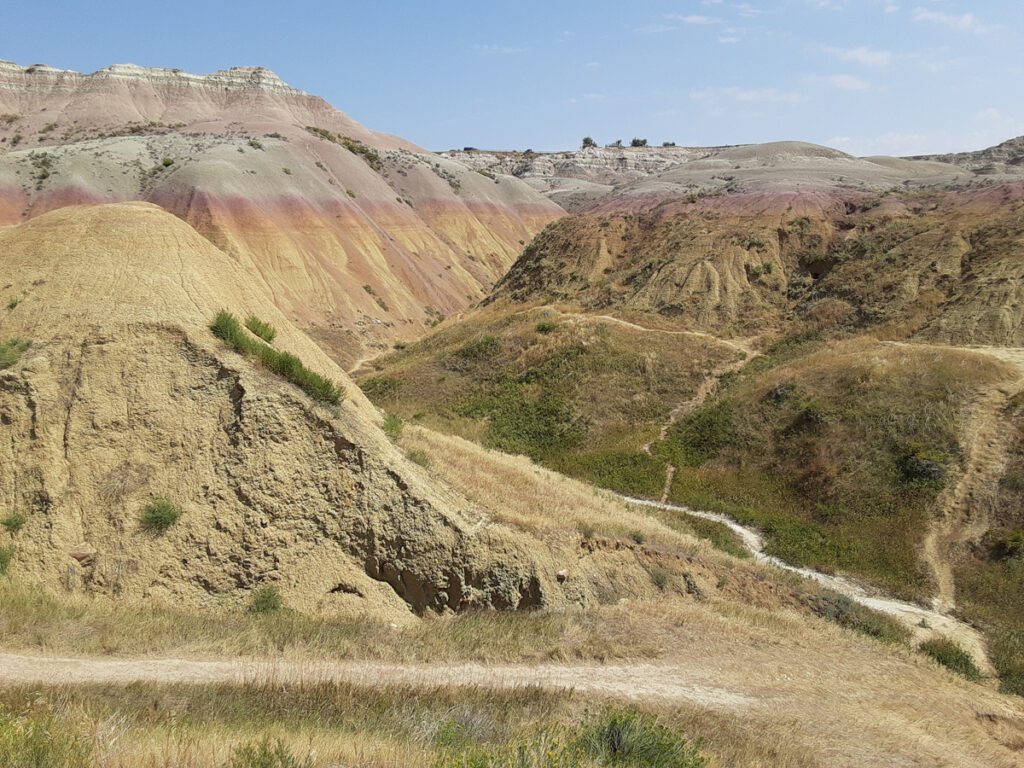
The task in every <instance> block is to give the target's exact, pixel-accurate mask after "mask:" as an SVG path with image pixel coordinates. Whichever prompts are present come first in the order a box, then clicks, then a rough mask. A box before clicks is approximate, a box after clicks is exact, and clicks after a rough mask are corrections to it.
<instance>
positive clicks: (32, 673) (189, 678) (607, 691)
mask: <svg viewBox="0 0 1024 768" xmlns="http://www.w3.org/2000/svg"><path fill="white" fill-rule="evenodd" d="M706 678H707V675H705V674H702V673H701V672H699V671H696V670H693V669H690V668H687V667H682V666H677V665H668V664H666V665H662V664H643V663H641V664H628V665H621V666H615V665H610V666H562V665H546V664H545V665H539V666H529V665H495V666H492V665H487V666H484V665H480V664H429V665H426V664H391V663H387V662H330V661H286V660H265V661H246V660H240V659H239V660H212V661H211V660H196V659H96V658H68V657H50V656H22V655H16V654H8V653H0V685H27V684H38V683H48V684H65V683H67V684H76V685H81V684H87V683H131V682H136V681H145V682H154V683H188V684H200V683H257V682H274V683H283V682H288V683H317V682H346V683H357V684H364V685H374V686H381V685H395V684H407V685H417V686H437V685H456V686H482V687H490V688H520V687H527V686H537V687H540V688H546V689H551V690H574V691H577V692H579V693H589V694H594V695H599V696H614V697H625V698H633V699H651V698H656V699H661V700H663V701H685V702H691V703H693V704H698V705H700V706H702V707H708V708H711V709H724V710H737V709H743V708H748V707H753V706H755V705H756V704H757V703H758V702H757V700H756V699H755V698H754V697H752V696H749V695H747V694H744V693H741V692H738V691H734V690H727V689H725V688H721V687H717V686H713V685H708V684H707V681H706Z"/></svg>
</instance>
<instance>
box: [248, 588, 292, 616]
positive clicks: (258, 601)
mask: <svg viewBox="0 0 1024 768" xmlns="http://www.w3.org/2000/svg"><path fill="white" fill-rule="evenodd" d="M282 608H284V599H283V598H282V597H281V592H280V590H278V588H277V587H275V586H274V585H272V584H266V585H264V586H262V587H257V588H256V589H255V590H254V591H253V593H252V598H251V599H250V600H249V612H250V613H274V612H275V611H280V610H281V609H282Z"/></svg>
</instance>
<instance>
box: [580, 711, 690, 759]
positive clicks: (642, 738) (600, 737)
mask: <svg viewBox="0 0 1024 768" xmlns="http://www.w3.org/2000/svg"><path fill="white" fill-rule="evenodd" d="M580 745H581V747H582V748H583V751H584V752H585V753H586V755H587V757H589V758H590V759H591V760H594V761H595V762H597V763H598V764H599V765H605V766H635V768H702V767H703V766H705V765H707V762H706V761H705V760H704V758H703V757H701V755H700V753H699V752H698V751H697V750H696V749H694V748H693V747H692V746H690V745H689V744H688V743H687V742H686V740H685V739H683V738H682V737H680V736H678V735H677V734H675V733H674V732H673V731H671V730H670V729H669V728H667V727H666V726H664V725H662V724H661V723H660V722H658V720H656V719H655V718H653V717H649V716H646V715H642V714H638V713H636V712H631V711H628V710H617V709H609V710H606V711H604V712H603V713H601V714H599V715H596V716H593V717H591V719H590V720H589V722H587V723H585V724H584V726H583V736H582V737H581V738H580Z"/></svg>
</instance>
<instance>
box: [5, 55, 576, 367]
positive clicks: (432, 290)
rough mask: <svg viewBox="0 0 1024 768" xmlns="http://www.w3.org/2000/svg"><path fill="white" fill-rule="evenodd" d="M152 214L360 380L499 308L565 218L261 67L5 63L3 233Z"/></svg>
mask: <svg viewBox="0 0 1024 768" xmlns="http://www.w3.org/2000/svg"><path fill="white" fill-rule="evenodd" d="M128 200H145V201H149V202H153V203H156V204H158V205H160V206H161V207H163V208H164V209H165V210H168V211H170V212H171V213H173V214H175V215H176V216H178V217H179V218H181V219H183V220H184V221H186V222H188V223H189V224H191V225H192V226H193V227H194V228H195V229H196V230H197V231H199V232H200V233H201V234H202V235H204V236H205V237H207V238H208V239H209V240H210V241H211V242H212V243H214V244H215V245H216V246H217V247H218V248H220V249H221V250H223V251H225V252H226V253H228V254H229V255H230V256H231V257H233V258H234V259H235V260H236V261H238V262H239V263H241V264H243V265H244V266H246V267H247V268H249V270H250V272H251V273H252V274H253V275H254V276H256V277H257V278H258V279H259V280H260V281H261V283H262V287H263V289H264V290H265V291H266V292H267V293H268V294H269V295H270V296H271V297H272V299H273V301H274V303H275V305H276V306H277V307H278V308H280V309H281V310H282V311H283V312H284V313H285V314H286V315H287V316H288V317H289V319H291V320H292V321H293V322H295V323H296V324H297V325H299V326H300V327H301V328H303V329H304V330H306V331H307V332H308V333H310V334H311V335H312V336H314V337H315V338H316V339H317V340H318V342H319V343H320V344H321V345H323V346H324V348H325V349H327V350H328V352H329V353H330V354H331V355H332V356H333V357H334V358H335V359H336V360H339V361H340V362H342V363H343V364H344V365H346V366H347V365H349V364H351V363H352V362H353V361H354V360H356V359H357V358H359V357H361V356H362V355H363V354H364V353H365V352H366V351H367V350H369V349H371V348H374V347H377V348H379V347H382V346H386V345H387V344H388V343H390V342H391V341H393V340H395V339H401V338H410V337H415V336H418V335H419V334H421V333H422V332H423V329H424V328H426V327H428V325H429V324H430V323H431V322H434V321H436V319H437V318H439V317H442V316H444V315H447V314H451V313H452V312H455V311H458V310H460V309H462V308H464V307H465V306H467V305H468V304H469V303H471V302H474V301H476V300H478V299H479V298H481V297H482V296H483V295H485V293H486V291H487V290H488V289H489V288H490V286H491V285H492V284H493V283H494V281H495V280H497V279H498V278H499V277H500V276H501V275H502V274H503V273H504V272H505V270H506V269H507V268H508V266H509V265H510V264H511V263H512V261H513V260H514V259H515V257H516V256H517V255H518V253H519V252H520V250H521V249H522V247H523V244H525V243H526V242H528V241H529V240H530V239H531V237H532V236H533V234H535V233H536V232H537V231H538V230H539V229H540V228H542V227H543V226H544V225H545V224H547V223H548V222H550V221H552V220H553V219H555V218H557V217H558V216H559V215H561V214H562V211H561V209H560V208H558V206H556V205H554V204H553V203H551V202H549V201H547V200H546V199H544V198H543V197H542V196H540V195H539V194H537V193H535V192H534V191H533V190H531V189H530V188H529V187H528V186H527V185H525V184H523V183H522V182H520V181H519V180H518V179H515V178H512V177H509V176H497V175H494V174H487V175H483V174H480V173H477V172H474V171H471V170H469V169H468V168H466V167H465V166H463V165H461V164H459V163H457V162H454V161H452V160H448V159H445V158H441V157H438V156H435V155H432V154H430V153H428V152H425V151H424V150H422V149H419V148H418V147H416V146H414V145H412V144H410V143H408V142H406V141H403V140H401V139H397V138H395V137H392V136H387V135H383V134H379V133H375V132H373V131H370V130H368V129H367V128H365V127H363V126H362V125H360V124H359V123H357V122H355V121H354V120H352V119H351V118H349V117H348V116H346V115H344V114H342V113H340V112H338V111H336V110H334V109H333V108H332V107H331V106H330V105H328V104H327V103H326V102H325V101H323V100H322V99H319V98H317V97H314V96H311V95H309V94H306V93H304V92H302V91H300V90H298V89H295V88H292V87H290V86H287V85H285V84H284V83H283V82H281V80H280V79H279V78H277V76H276V75H274V74H273V73H272V72H269V71H268V70H265V69H261V68H245V67H241V68H236V69H232V70H226V71H223V72H218V73H214V74H211V75H190V74H187V73H183V72H181V71H178V70H164V69H145V68H141V67H132V66H115V67H109V68H107V69H104V70H100V71H99V72H96V73H93V74H91V75H83V74H79V73H77V72H70V71H66V70H57V69H53V68H50V67H44V66H36V67H20V66H17V65H15V64H13V63H10V62H0V224H10V223H16V222H20V221H24V220H25V219H28V218H31V217H33V216H37V215H40V214H42V213H45V212H47V211H50V210H53V209H56V208H60V207H63V206H67V205H73V204H81V203H88V204H95V203H110V202H121V201H128Z"/></svg>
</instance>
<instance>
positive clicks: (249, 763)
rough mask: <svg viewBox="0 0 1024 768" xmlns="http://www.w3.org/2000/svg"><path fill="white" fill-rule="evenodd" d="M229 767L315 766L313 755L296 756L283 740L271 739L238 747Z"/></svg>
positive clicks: (279, 767) (309, 767) (298, 767)
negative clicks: (272, 740)
mask: <svg viewBox="0 0 1024 768" xmlns="http://www.w3.org/2000/svg"><path fill="white" fill-rule="evenodd" d="M228 765H229V768H313V765H314V762H313V757H312V756H311V755H307V756H306V757H305V758H302V759H300V758H298V757H296V756H295V755H294V754H293V753H292V751H291V750H290V749H289V748H288V747H287V746H286V745H285V743H284V742H283V741H281V740H280V739H278V740H277V741H274V742H271V741H270V739H263V740H262V741H259V742H256V743H250V744H243V745H241V746H239V747H236V748H235V750H234V751H233V752H232V753H231V762H230V763H229V764H228Z"/></svg>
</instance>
